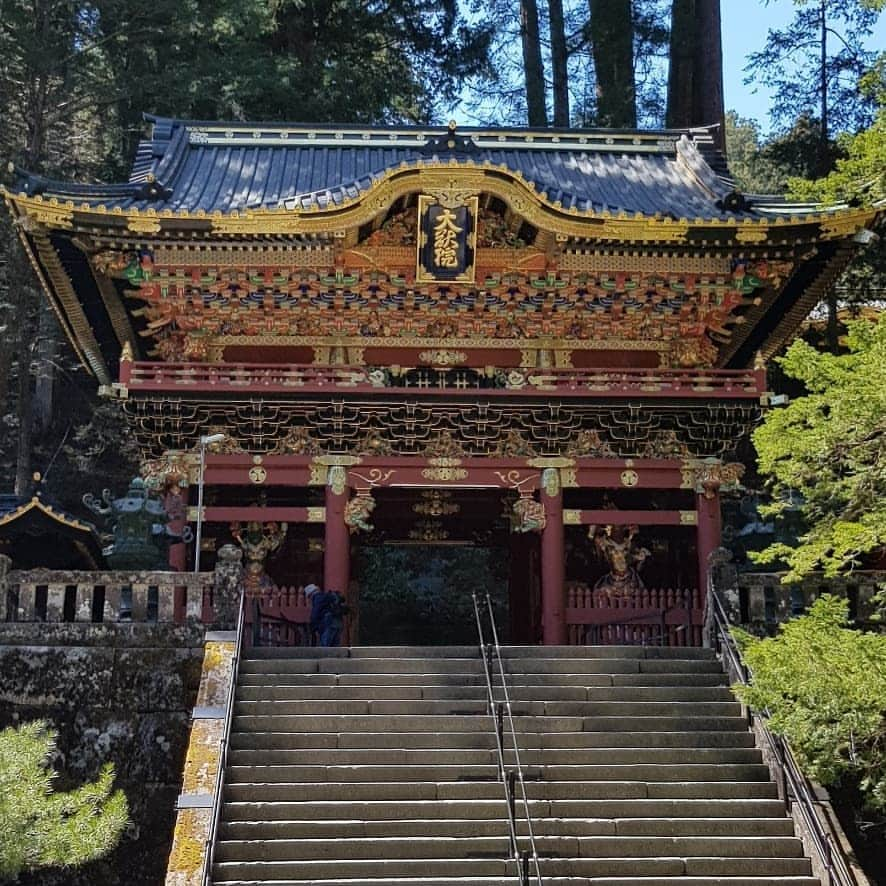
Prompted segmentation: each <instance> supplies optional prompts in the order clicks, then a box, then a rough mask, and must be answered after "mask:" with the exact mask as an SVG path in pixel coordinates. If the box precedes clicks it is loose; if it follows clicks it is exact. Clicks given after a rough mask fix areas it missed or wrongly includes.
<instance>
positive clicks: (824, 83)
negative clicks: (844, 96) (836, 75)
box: [818, 0, 830, 175]
mask: <svg viewBox="0 0 886 886" xmlns="http://www.w3.org/2000/svg"><path fill="white" fill-rule="evenodd" d="M819 16H820V23H821V60H820V61H819V65H820V70H819V72H818V73H819V77H820V78H821V79H820V83H819V90H820V91H821V137H820V138H819V142H818V175H825V174H827V172H828V171H829V170H828V167H829V165H830V164H829V163H828V154H829V153H830V152H829V150H828V142H829V140H830V121H829V120H828V116H829V111H830V106H829V102H828V13H827V6H826V0H821V4H820V6H819Z"/></svg>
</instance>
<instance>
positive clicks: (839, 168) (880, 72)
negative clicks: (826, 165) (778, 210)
mask: <svg viewBox="0 0 886 886" xmlns="http://www.w3.org/2000/svg"><path fill="white" fill-rule="evenodd" d="M859 88H860V90H861V92H862V93H863V94H864V95H865V96H867V97H868V98H869V99H870V100H871V101H873V102H875V103H876V105H877V106H878V108H879V110H878V111H877V116H876V118H875V119H874V122H873V124H872V125H871V126H870V127H869V128H868V129H865V130H862V131H861V132H859V133H857V134H855V135H851V134H844V135H842V136H840V137H839V139H838V145H839V148H840V150H841V153H842V156H841V157H840V158H839V159H837V161H836V164H835V168H834V169H833V170H832V171H831V172H830V173H829V174H828V175H826V176H824V177H823V178H820V179H817V180H814V181H810V180H809V179H808V178H803V177H796V178H792V179H791V181H790V183H789V184H790V188H791V191H792V193H793V194H794V195H795V196H797V197H800V198H802V199H807V200H808V199H812V200H822V201H824V202H826V203H836V202H839V201H850V202H864V203H868V204H870V203H875V202H876V201H878V200H883V199H884V198H886V54H884V55H882V56H880V58H879V59H878V60H877V63H876V64H875V65H874V66H873V67H872V68H871V70H870V71H868V73H867V74H866V75H865V76H864V77H863V78H862V80H861V81H860V84H859Z"/></svg>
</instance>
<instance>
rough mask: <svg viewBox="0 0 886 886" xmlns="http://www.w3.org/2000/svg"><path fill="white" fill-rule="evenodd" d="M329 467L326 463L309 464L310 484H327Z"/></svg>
mask: <svg viewBox="0 0 886 886" xmlns="http://www.w3.org/2000/svg"><path fill="white" fill-rule="evenodd" d="M328 471H329V468H328V467H327V466H326V465H318V464H312V465H310V466H309V475H308V486H325V485H326V476H327V473H328Z"/></svg>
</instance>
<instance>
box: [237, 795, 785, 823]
mask: <svg viewBox="0 0 886 886" xmlns="http://www.w3.org/2000/svg"><path fill="white" fill-rule="evenodd" d="M357 812H359V815H360V818H361V819H362V820H363V821H388V820H390V819H391V818H392V816H394V815H396V816H397V817H403V818H407V819H421V820H425V821H427V820H431V819H461V820H464V819H470V820H479V819H485V818H501V817H502V815H503V813H504V798H503V797H502V796H501V794H500V795H499V796H498V797H496V798H494V799H489V800H470V799H469V800H436V799H434V800H402V799H398V800H363V801H361V802H360V807H359V810H356V809H355V808H354V804H353V802H352V801H351V800H350V799H345V800H327V799H319V800H313V801H312V800H303V801H294V802H285V801H275V802H269V803H263V802H245V801H244V802H235V803H227V804H226V805H225V807H224V809H223V820H225V821H231V822H235V821H237V822H256V823H258V822H269V821H303V820H309V821H319V820H323V821H329V820H333V819H353V818H354V816H355V814H356V813H357ZM529 812H530V815H531V816H532V818H533V821H535V820H542V819H544V818H555V819H569V818H582V817H584V816H586V815H587V814H588V813H589V812H593V813H594V814H595V815H597V816H599V818H598V819H597V820H598V821H607V820H608V821H615V820H619V819H621V820H623V821H624V822H625V824H624V826H625V827H631V826H632V825H631V823H634V825H633V826H636V827H641V826H643V825H644V823H645V824H646V825H648V826H649V827H656V826H659V825H661V826H664V822H665V821H668V820H671V821H687V820H699V821H701V822H702V824H701V825H700V827H704V823H705V822H708V821H718V822H719V821H722V822H728V821H732V820H735V819H740V820H743V821H758V820H761V821H765V820H769V821H772V820H778V821H782V822H785V823H786V825H787V826H788V827H790V825H791V821H790V819H788V818H785V817H784V804H783V803H782V802H781V801H780V800H777V799H776V800H757V799H753V800H711V799H695V800H645V799H634V800H595V801H594V804H593V807H592V808H590V809H589V807H588V804H587V802H586V801H584V800H530V801H529Z"/></svg>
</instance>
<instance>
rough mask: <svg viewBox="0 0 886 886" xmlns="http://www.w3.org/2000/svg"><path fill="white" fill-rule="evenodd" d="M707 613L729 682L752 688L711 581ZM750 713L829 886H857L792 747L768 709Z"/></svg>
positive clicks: (751, 677)
mask: <svg viewBox="0 0 886 886" xmlns="http://www.w3.org/2000/svg"><path fill="white" fill-rule="evenodd" d="M706 610H707V611H706V613H705V623H706V624H710V625H711V626H712V627H713V637H712V642H713V647H714V649H715V650H716V652H717V653H718V654H719V655H720V656H721V657H722V659H723V663H724V665H725V666H726V670H727V674H728V676H729V678H730V680H731V681H734V682H738V683H741V684H743V685H745V686H747V685H749V684H750V683H751V681H752V680H753V672H752V671H751V669H750V668H749V667H748V666H747V665H746V664H745V662H744V661H743V659H742V657H741V651H740V650H739V648H738V646H737V645H736V643H735V639H734V638H733V636H732V633H731V631H730V627H731V623H730V621H729V616H728V615H727V614H726V610H725V609H724V608H723V604H722V602H721V600H720V598H719V597H718V596H717V593H716V591H715V590H714V586H713V582H712V580H711V579H710V578H709V579H708V593H707V599H706ZM747 710H748V718H749V720H751V721H752V722H756V724H757V726H758V728H759V729H760V732H761V733H762V735H763V737H764V739H765V740H766V743H767V745H768V747H769V751H770V754H771V757H772V759H774V760H775V762H776V765H777V767H778V779H779V784H780V787H781V795H782V798H783V800H784V802H785V805H786V806H787V809H788V811H791V808H792V807H793V806H796V807H797V809H798V810H799V811H800V814H801V815H802V816H803V821H804V824H805V825H806V833H807V834H808V836H809V840H810V841H811V843H812V847H813V848H814V850H815V853H816V855H818V857H819V859H820V861H821V865H822V867H823V869H824V870H825V872H826V873H827V876H828V882H827V884H826V886H858V881H857V880H856V878H855V876H854V875H853V873H852V870H851V868H850V866H849V863H848V861H847V859H846V855H845V853H844V852H843V847H842V846H841V844H840V842H839V841H838V840H836V839H835V838H834V835H833V833H832V832H831V831H830V830H829V829H828V828H826V827H825V826H824V825H823V824H822V821H821V819H820V818H819V817H818V815H817V814H816V812H815V801H814V799H813V796H814V789H813V787H812V783H811V782H810V781H809V779H808V778H807V777H806V776H805V775H804V774H803V772H802V770H801V769H800V766H799V765H798V763H797V760H796V757H795V756H794V752H793V750H792V749H791V746H790V744H789V743H788V742H787V741H786V740H785V739H784V738H782V736H780V735H775V734H774V733H773V732H771V731H770V730H769V727H768V726H767V725H766V721H767V720H768V718H769V711H768V710H763V711H760V712H757V711H754V710H752V709H751V708H750V707H749V706H748V709H747Z"/></svg>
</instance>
